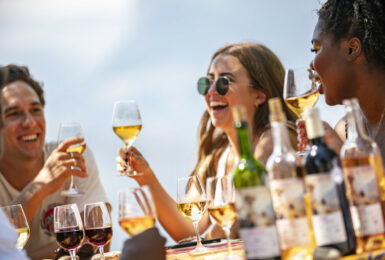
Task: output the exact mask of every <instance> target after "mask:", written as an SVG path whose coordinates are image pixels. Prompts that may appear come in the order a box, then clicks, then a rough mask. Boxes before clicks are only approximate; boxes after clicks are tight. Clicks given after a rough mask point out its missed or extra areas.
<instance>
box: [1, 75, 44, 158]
mask: <svg viewBox="0 0 385 260" xmlns="http://www.w3.org/2000/svg"><path fill="white" fill-rule="evenodd" d="M1 99H2V100H1V102H2V111H1V116H2V118H3V122H4V126H3V128H2V131H3V136H4V155H3V159H5V158H7V159H8V160H12V159H13V158H17V159H18V160H20V159H26V160H29V159H36V158H40V157H41V155H42V150H43V146H44V139H45V118H44V111H43V107H42V105H41V103H40V100H39V97H38V95H37V94H36V92H35V91H34V90H33V89H32V87H31V86H29V85H28V84H27V83H25V82H23V81H15V82H12V83H10V84H8V85H6V86H5V87H4V88H3V90H2V91H1Z"/></svg>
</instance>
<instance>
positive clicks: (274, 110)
mask: <svg viewBox="0 0 385 260" xmlns="http://www.w3.org/2000/svg"><path fill="white" fill-rule="evenodd" d="M269 110H270V116H269V117H270V122H277V121H278V122H281V121H285V120H286V117H285V114H284V113H283V110H282V102H281V99H280V98H278V97H276V98H270V99H269Z"/></svg>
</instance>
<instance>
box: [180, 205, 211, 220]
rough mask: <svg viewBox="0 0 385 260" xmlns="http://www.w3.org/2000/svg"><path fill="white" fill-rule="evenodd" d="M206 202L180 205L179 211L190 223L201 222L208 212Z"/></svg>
mask: <svg viewBox="0 0 385 260" xmlns="http://www.w3.org/2000/svg"><path fill="white" fill-rule="evenodd" d="M206 204H207V202H206V201H197V202H186V203H178V205H177V206H178V210H179V211H180V212H181V213H182V214H183V216H185V217H186V218H187V219H189V220H190V221H199V220H200V219H201V217H202V216H203V214H204V213H205V212H206Z"/></svg>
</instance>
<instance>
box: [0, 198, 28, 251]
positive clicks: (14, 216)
mask: <svg viewBox="0 0 385 260" xmlns="http://www.w3.org/2000/svg"><path fill="white" fill-rule="evenodd" d="M1 209H2V210H3V211H4V213H5V215H6V216H7V217H8V219H9V222H11V224H12V225H13V226H14V227H15V230H16V232H17V242H16V248H17V249H19V250H22V249H23V248H24V246H25V245H26V244H27V242H28V239H29V236H30V230H29V225H28V221H27V218H26V217H25V214H24V210H23V207H22V205H21V204H16V205H9V206H5V207H1Z"/></svg>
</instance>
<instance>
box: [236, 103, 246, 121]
mask: <svg viewBox="0 0 385 260" xmlns="http://www.w3.org/2000/svg"><path fill="white" fill-rule="evenodd" d="M232 112H233V120H234V122H241V121H247V112H246V108H245V107H244V106H236V107H234V108H233V111H232Z"/></svg>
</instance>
